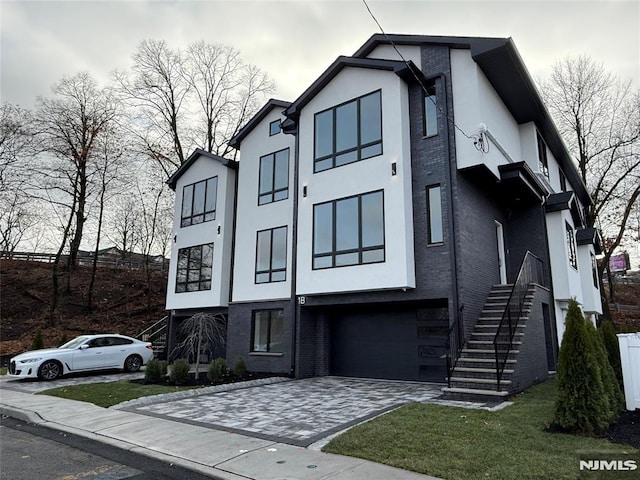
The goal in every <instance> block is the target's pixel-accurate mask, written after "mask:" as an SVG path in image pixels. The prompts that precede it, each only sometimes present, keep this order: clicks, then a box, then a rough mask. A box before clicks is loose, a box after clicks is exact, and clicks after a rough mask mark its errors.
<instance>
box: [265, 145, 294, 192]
mask: <svg viewBox="0 0 640 480" xmlns="http://www.w3.org/2000/svg"><path fill="white" fill-rule="evenodd" d="M287 198H289V149H288V148H285V149H284V150H279V151H277V152H274V153H270V154H269V155H264V156H262V157H260V178H259V180H258V205H265V204H267V203H272V202H277V201H280V200H286V199H287Z"/></svg>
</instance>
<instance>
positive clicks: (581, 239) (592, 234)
mask: <svg viewBox="0 0 640 480" xmlns="http://www.w3.org/2000/svg"><path fill="white" fill-rule="evenodd" d="M576 243H577V244H578V245H593V248H594V250H595V253H596V254H600V253H602V245H601V242H600V235H599V234H598V230H596V229H595V228H581V229H579V230H577V231H576Z"/></svg>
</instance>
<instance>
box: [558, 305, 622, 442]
mask: <svg viewBox="0 0 640 480" xmlns="http://www.w3.org/2000/svg"><path fill="white" fill-rule="evenodd" d="M587 323H588V322H587V321H586V320H585V319H584V317H583V316H582V312H581V311H580V307H578V303H577V302H576V301H575V300H571V301H570V302H569V310H568V312H567V318H566V320H565V324H566V325H565V327H566V328H565V332H564V335H563V337H562V345H561V346H560V354H559V356H558V394H557V397H556V403H555V422H556V423H557V424H558V425H560V426H561V427H562V428H564V429H566V430H568V431H571V432H574V433H582V434H587V435H593V434H599V433H601V432H603V431H604V430H605V429H606V428H607V427H608V426H609V424H610V423H611V421H612V408H611V405H612V403H611V400H610V398H609V392H607V390H606V389H605V385H604V383H603V374H602V370H603V366H602V364H601V363H600V360H601V359H600V353H599V346H598V342H597V337H596V335H594V334H593V332H594V331H595V330H594V328H593V325H592V324H590V322H589V325H588V324H587Z"/></svg>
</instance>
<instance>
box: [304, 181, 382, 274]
mask: <svg viewBox="0 0 640 480" xmlns="http://www.w3.org/2000/svg"><path fill="white" fill-rule="evenodd" d="M384 247H385V235H384V193H383V191H382V190H378V191H375V192H370V193H364V194H361V195H355V196H353V197H347V198H341V199H339V200H333V201H330V202H325V203H320V204H317V205H314V206H313V269H314V270H317V269H323V268H333V267H344V266H349V265H361V264H365V263H379V262H384V261H385V251H384Z"/></svg>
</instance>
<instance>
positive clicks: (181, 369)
mask: <svg viewBox="0 0 640 480" xmlns="http://www.w3.org/2000/svg"><path fill="white" fill-rule="evenodd" d="M169 380H170V381H171V383H173V384H175V385H185V384H187V383H189V362H188V361H187V360H186V359H185V358H179V359H177V360H176V361H175V362H173V365H172V366H171V373H170V374H169Z"/></svg>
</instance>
